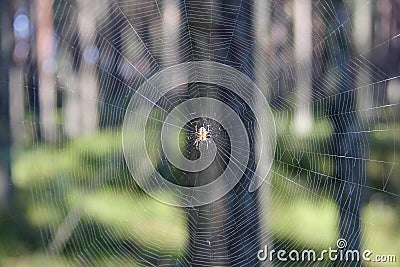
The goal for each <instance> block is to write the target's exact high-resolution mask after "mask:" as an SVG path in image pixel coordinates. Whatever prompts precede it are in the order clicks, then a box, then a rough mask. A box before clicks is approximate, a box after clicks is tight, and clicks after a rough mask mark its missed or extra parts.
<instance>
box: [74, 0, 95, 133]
mask: <svg viewBox="0 0 400 267" xmlns="http://www.w3.org/2000/svg"><path fill="white" fill-rule="evenodd" d="M78 9H79V12H80V16H79V18H78V29H79V43H80V46H81V50H82V54H83V57H82V58H81V63H80V70H79V90H78V91H79V99H80V119H81V123H80V130H81V133H82V134H84V135H90V134H93V133H94V132H96V130H97V127H98V105H97V103H98V81H97V68H96V62H97V60H98V56H99V55H98V48H97V46H96V43H95V38H96V27H97V9H96V7H95V6H94V4H93V2H92V1H90V0H79V1H78Z"/></svg>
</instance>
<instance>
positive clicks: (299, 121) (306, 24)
mask: <svg viewBox="0 0 400 267" xmlns="http://www.w3.org/2000/svg"><path fill="white" fill-rule="evenodd" d="M294 53H295V64H296V110H295V114H294V128H295V133H297V134H300V135H301V134H306V133H308V132H309V131H310V130H311V127H312V123H313V118H312V117H313V112H312V102H311V101H312V95H311V94H312V92H311V88H312V80H311V73H312V70H311V67H312V66H311V62H312V6H311V0H296V1H294Z"/></svg>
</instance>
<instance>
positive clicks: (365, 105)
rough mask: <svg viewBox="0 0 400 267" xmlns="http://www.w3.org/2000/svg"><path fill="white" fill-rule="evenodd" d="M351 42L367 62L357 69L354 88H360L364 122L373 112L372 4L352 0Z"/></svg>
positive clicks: (360, 102) (360, 103) (359, 95)
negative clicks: (371, 64)
mask: <svg viewBox="0 0 400 267" xmlns="http://www.w3.org/2000/svg"><path fill="white" fill-rule="evenodd" d="M352 14H353V22H352V25H353V31H352V33H353V42H354V45H355V48H356V52H357V54H360V55H361V56H362V58H363V59H365V60H367V62H365V64H362V65H360V66H359V67H358V69H357V71H358V72H357V76H356V84H355V87H356V88H361V89H360V92H362V94H358V97H357V102H358V108H359V109H360V110H361V111H362V113H363V116H364V117H365V119H366V120H370V119H371V117H372V116H373V113H374V110H373V109H372V107H373V106H374V94H373V89H374V85H373V84H372V73H371V71H372V68H371V66H370V62H371V61H370V60H371V55H370V50H371V48H372V47H371V46H372V22H373V18H372V2H371V1H363V0H353V7H352Z"/></svg>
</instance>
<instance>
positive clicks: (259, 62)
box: [253, 0, 273, 266]
mask: <svg viewBox="0 0 400 267" xmlns="http://www.w3.org/2000/svg"><path fill="white" fill-rule="evenodd" d="M270 8H271V1H270V0H255V1H254V7H253V13H254V18H253V24H254V37H255V40H254V54H255V55H256V56H255V57H254V81H255V84H256V86H257V87H258V89H260V90H261V91H262V92H263V93H264V95H265V97H266V98H267V100H270V99H271V97H272V95H273V94H272V92H271V91H272V87H269V86H270V85H269V83H270V82H269V81H270V78H271V76H270V70H269V68H268V66H269V64H270V60H269V58H267V50H268V46H269V44H270V38H269V32H270V31H269V28H270V21H271V17H270V16H271V13H272V12H271V11H270ZM255 110H256V112H257V113H258V114H260V113H261V112H265V110H264V108H263V106H262V104H259V103H258V102H256V107H255ZM259 141H260V139H259V136H257V137H256V144H258V143H259ZM256 147H257V145H256ZM258 190H259V192H260V194H259V198H260V200H259V201H260V207H269V206H270V202H271V198H270V196H271V190H270V185H269V184H268V183H264V184H263V185H262V186H261V187H260V188H259V189H258ZM261 214H262V216H261V218H260V224H261V225H260V229H262V231H263V232H268V231H270V229H269V225H270V223H269V218H267V216H266V214H268V213H267V212H263V211H261ZM260 241H261V244H262V245H267V246H268V248H270V249H271V248H272V239H271V238H270V237H268V236H267V235H265V236H262V239H261V240H260ZM261 264H262V266H272V262H267V261H263V262H262V263H261Z"/></svg>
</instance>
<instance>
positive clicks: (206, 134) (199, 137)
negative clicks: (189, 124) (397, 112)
mask: <svg viewBox="0 0 400 267" xmlns="http://www.w3.org/2000/svg"><path fill="white" fill-rule="evenodd" d="M195 130H196V140H195V141H194V144H195V145H196V148H198V147H199V143H200V142H206V144H207V148H208V143H209V142H210V140H209V139H210V138H211V130H210V125H207V129H206V128H205V127H204V126H202V127H200V129H199V130H197V125H196V128H195Z"/></svg>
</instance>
